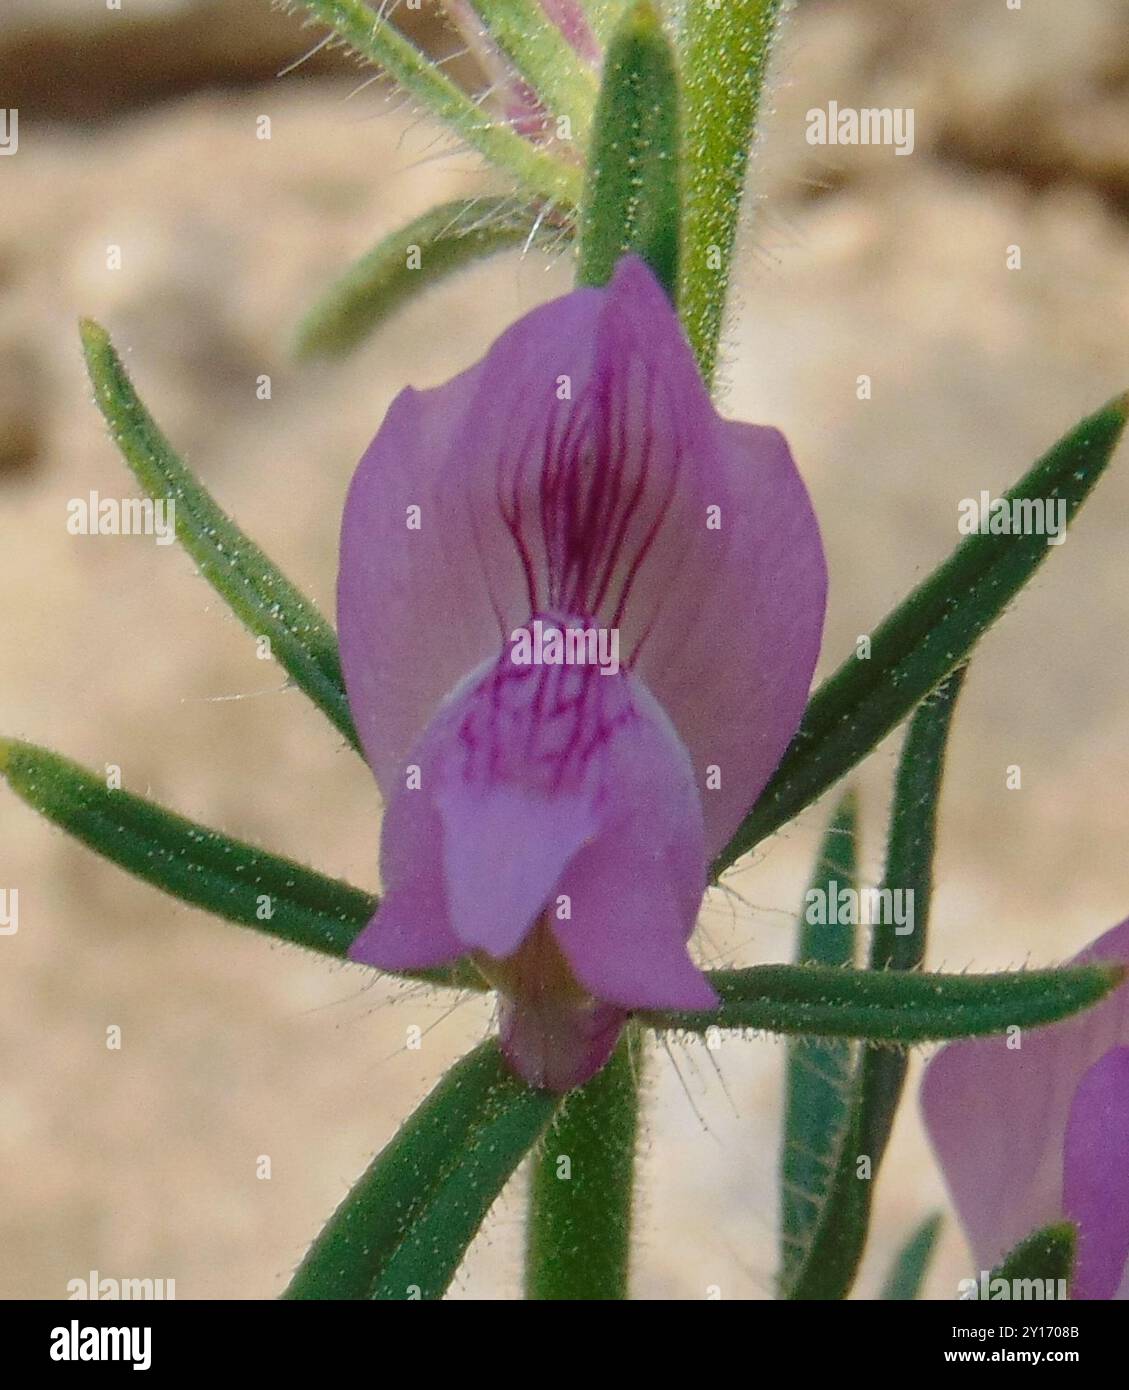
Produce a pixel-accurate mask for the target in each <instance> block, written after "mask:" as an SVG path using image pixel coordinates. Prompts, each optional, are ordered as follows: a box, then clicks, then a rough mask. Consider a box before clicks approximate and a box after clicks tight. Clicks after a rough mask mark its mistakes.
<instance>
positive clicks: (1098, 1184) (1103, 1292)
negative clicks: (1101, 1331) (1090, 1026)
mask: <svg viewBox="0 0 1129 1390" xmlns="http://www.w3.org/2000/svg"><path fill="white" fill-rule="evenodd" d="M1062 1209H1063V1212H1064V1213H1065V1215H1066V1216H1068V1217H1069V1218H1070V1219H1071V1220H1072V1221H1074V1222H1076V1223H1077V1225H1078V1263H1077V1268H1076V1271H1075V1277H1074V1286H1073V1291H1072V1292H1073V1296H1074V1297H1075V1298H1086V1299H1091V1298H1115V1297H1116V1296H1117V1294H1118V1291H1119V1289H1120V1288H1121V1285H1122V1281H1123V1280H1124V1279H1125V1277H1126V1275H1127V1274H1129V1269H1127V1267H1126V1262H1127V1260H1129V1046H1126V1047H1114V1048H1111V1049H1110V1051H1109V1052H1107V1053H1106V1054H1105V1056H1104V1057H1102V1058H1100V1059H1099V1060H1098V1061H1097V1062H1095V1063H1094V1065H1093V1066H1092V1067H1091V1068H1090V1069H1089V1071H1087V1072H1086V1073H1085V1075H1084V1076H1083V1077H1082V1079H1081V1081H1080V1082H1079V1083H1078V1089H1077V1090H1076V1091H1075V1093H1074V1099H1073V1100H1072V1101H1071V1105H1070V1115H1069V1118H1068V1120H1067V1123H1066V1137H1065V1143H1064V1147H1063V1192H1062Z"/></svg>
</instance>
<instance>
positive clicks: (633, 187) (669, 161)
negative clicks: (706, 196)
mask: <svg viewBox="0 0 1129 1390" xmlns="http://www.w3.org/2000/svg"><path fill="white" fill-rule="evenodd" d="M679 150H680V137H679V115H678V72H677V68H676V65H675V59H674V54H673V52H672V50H671V47H670V42H669V40H668V39H667V37H666V34H665V33H664V32H663V27H662V22H661V21H660V19H659V17H658V15H657V13H656V12H655V8H654V6H653V5H652V4H651V3H650V0H637V3H635V4H634V5H633V6H632V7H631V9H630V10H629V11H628V13H627V14H626V15H625V17H624V19H623V22H622V23H621V24H620V26H619V28H618V29H617V30H616V32H615V36H614V37H613V39H612V42H611V45H610V47H609V49H608V53H607V56H606V58H605V60H604V78H603V83H602V85H601V87H600V96H599V100H598V101H597V103H596V118H595V123H594V126H593V130H592V141H591V148H590V151H589V156H588V182H587V186H586V188H585V192H584V205H583V208H582V210H581V221H580V269H579V274H578V278H579V281H580V283H581V284H584V285H603V284H606V283H607V281H608V280H610V279H611V275H612V271H613V270H614V269H615V264H616V262H617V261H618V260H619V258H620V256H622V255H623V254H624V253H625V252H627V251H634V252H637V253H638V254H639V255H640V256H642V257H643V259H644V260H645V261H646V262H647V264H648V265H649V266H650V267H651V269H652V270H653V271H654V272H655V275H656V277H657V278H658V279H659V281H660V282H661V283H662V284H663V285H664V286H665V288H666V290H667V292H668V293H669V294H670V295H671V297H672V298H673V297H674V294H675V292H676V289H677V280H678V256H679V239H680V235H681V232H680V220H681V190H680V178H679Z"/></svg>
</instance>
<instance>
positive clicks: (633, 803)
mask: <svg viewBox="0 0 1129 1390" xmlns="http://www.w3.org/2000/svg"><path fill="white" fill-rule="evenodd" d="M631 689H632V702H633V708H634V711H635V714H636V718H635V719H634V720H632V721H631V722H629V723H626V724H624V725H622V726H621V727H620V729H619V730H618V731H617V733H616V735H615V738H614V739H613V740H612V742H611V744H610V747H609V748H608V750H607V762H606V771H605V778H606V782H607V786H608V792H607V796H606V799H605V803H604V807H603V818H602V822H601V826H600V832H599V834H598V835H597V836H596V837H595V838H594V839H593V840H592V841H591V843H589V844H587V845H585V846H584V847H583V848H582V849H581V850H580V852H579V853H578V854H577V855H576V857H575V858H574V859H573V860H572V862H571V863H570V864H569V866H568V869H567V870H566V872H565V874H564V877H563V878H562V880H561V883H560V886H559V890H558V891H559V892H560V893H561V894H564V895H565V896H567V898H568V900H569V915H568V916H567V918H562V917H561V916H560V915H558V914H554V913H550V918H549V920H550V923H551V925H552V928H553V932H554V934H555V936H556V939H557V942H558V944H559V945H560V948H561V950H562V951H563V952H564V954H565V956H566V958H567V959H568V961H569V964H570V965H571V966H572V969H573V971H574V973H575V974H576V977H577V979H579V981H580V982H581V984H582V985H584V986H585V988H586V989H588V990H589V991H590V992H591V993H592V994H593V995H595V996H596V997H597V998H598V999H603V1000H606V1001H608V1002H609V1003H612V1004H618V1005H620V1006H621V1007H623V1008H625V1009H710V1008H713V1007H714V1006H715V1005H716V1004H717V1002H718V999H717V995H716V994H715V993H714V990H713V988H712V986H711V985H710V983H709V981H708V980H707V979H706V977H705V975H703V973H702V972H701V970H699V968H698V967H697V966H696V965H695V964H694V963H693V961H692V960H691V958H690V955H689V952H688V951H687V949H686V942H687V940H688V938H689V937H690V935H691V933H692V931H693V929H694V922H695V919H696V917H697V914H698V908H699V906H700V904H701V899H702V894H703V892H704V891H705V874H704V867H705V854H704V850H703V845H704V839H703V825H702V813H701V806H700V802H699V800H698V796H697V793H696V791H695V788H694V780H693V769H692V768H691V767H690V763H689V759H688V757H687V755H686V750H685V749H684V748H683V746H682V744H681V742H680V740H679V739H678V736H677V734H676V733H675V731H674V729H673V727H672V726H671V724H670V722H669V720H667V718H666V717H665V715H664V714H663V712H662V710H661V709H660V708H659V706H658V704H657V702H656V701H655V700H654V699H653V698H652V697H651V696H650V694H649V693H648V692H647V691H646V689H645V688H644V687H643V686H642V685H641V684H640V683H639V682H638V681H636V680H634V679H632V681H631Z"/></svg>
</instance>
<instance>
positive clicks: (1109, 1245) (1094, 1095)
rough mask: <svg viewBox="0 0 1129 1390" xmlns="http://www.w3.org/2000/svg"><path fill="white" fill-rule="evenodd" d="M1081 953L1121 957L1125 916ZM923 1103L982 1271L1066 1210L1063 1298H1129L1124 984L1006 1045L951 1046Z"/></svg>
mask: <svg viewBox="0 0 1129 1390" xmlns="http://www.w3.org/2000/svg"><path fill="white" fill-rule="evenodd" d="M1087 961H1120V962H1123V963H1129V922H1122V924H1121V925H1120V926H1119V927H1114V928H1113V929H1112V931H1108V932H1106V933H1105V935H1104V936H1101V937H1099V938H1098V940H1097V941H1095V942H1094V943H1093V944H1092V945H1091V946H1088V947H1087V948H1086V949H1085V950H1084V951H1083V952H1082V953H1081V954H1080V955H1079V956H1077V957H1076V959H1075V962H1074V963H1075V964H1082V963H1084V962H1087ZM1015 1041H1018V1042H1019V1043H1020V1045H1019V1046H1018V1047H1016V1046H1015ZM921 1101H922V1109H923V1111H924V1114H925V1123H926V1126H927V1128H928V1131H929V1137H930V1138H931V1140H932V1141H933V1147H934V1148H935V1149H936V1151H937V1154H938V1156H939V1157H940V1160H941V1166H942V1168H943V1170H944V1173H945V1179H946V1182H947V1183H948V1187H949V1191H950V1192H951V1193H952V1197H953V1201H954V1203H955V1204H956V1208H957V1211H958V1212H959V1214H960V1218H961V1222H962V1223H963V1225H964V1228H965V1231H966V1232H967V1234H968V1238H969V1242H970V1243H971V1245H972V1249H973V1253H974V1254H975V1256H976V1258H977V1259H978V1260H979V1261H980V1264H981V1267H982V1268H984V1269H991V1268H993V1267H994V1266H995V1265H996V1264H998V1263H999V1261H1000V1259H1001V1258H1002V1257H1003V1256H1004V1255H1005V1254H1006V1253H1007V1252H1008V1251H1009V1250H1010V1249H1012V1248H1013V1247H1014V1246H1016V1245H1018V1244H1019V1242H1020V1241H1021V1240H1023V1239H1024V1238H1025V1237H1027V1236H1029V1235H1031V1234H1032V1232H1034V1231H1036V1230H1038V1229H1039V1228H1040V1227H1042V1226H1046V1225H1049V1224H1050V1223H1051V1222H1054V1221H1061V1220H1063V1219H1064V1218H1065V1219H1067V1220H1070V1221H1073V1222H1075V1223H1076V1224H1077V1226H1078V1260H1077V1266H1076V1269H1075V1277H1074V1283H1073V1287H1072V1296H1073V1297H1074V1298H1129V1268H1127V1261H1129V983H1126V984H1124V985H1122V986H1120V987H1119V988H1118V989H1116V990H1115V991H1114V992H1113V993H1112V994H1111V995H1109V997H1108V998H1106V999H1104V1000H1103V1001H1102V1002H1101V1003H1100V1004H1099V1005H1097V1007H1096V1008H1093V1009H1090V1010H1088V1011H1087V1012H1086V1013H1083V1014H1079V1015H1078V1016H1077V1017H1076V1018H1071V1019H1067V1020H1065V1021H1064V1022H1062V1023H1055V1024H1052V1025H1051V1026H1050V1027H1047V1028H1040V1029H1038V1030H1036V1031H1035V1032H1032V1033H1030V1034H1024V1035H1022V1036H1021V1037H1018V1038H1017V1039H1013V1042H1012V1045H1011V1046H1009V1044H1008V1041H1007V1039H1005V1038H987V1039H984V1040H982V1041H976V1042H961V1043H950V1044H949V1045H948V1046H947V1047H943V1048H942V1049H941V1050H940V1052H938V1053H937V1055H936V1057H934V1058H933V1060H932V1061H931V1062H930V1063H929V1066H928V1067H927V1068H926V1072H925V1079H924V1082H923V1083H922V1090H921Z"/></svg>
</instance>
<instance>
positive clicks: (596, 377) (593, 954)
mask: <svg viewBox="0 0 1129 1390" xmlns="http://www.w3.org/2000/svg"><path fill="white" fill-rule="evenodd" d="M825 590H826V573H825V566H824V558H823V550H822V546H821V543H820V537H819V530H818V527H817V525H816V522H815V518H814V516H813V514H812V510H811V505H810V502H809V500H808V497H807V493H806V492H805V490H804V485H803V483H802V482H801V480H800V476H799V474H798V473H797V471H796V468H795V465H794V464H793V462H792V458H791V455H790V454H789V451H788V447H787V445H786V444H785V442H784V439H783V437H782V436H781V435H780V434H779V433H777V432H776V431H775V430H772V429H767V428H762V427H757V426H752V425H744V424H736V423H733V422H730V421H726V420H722V419H721V418H720V417H719V416H718V415H717V414H716V412H715V411H714V409H713V406H712V405H711V404H710V400H709V397H708V395H707V393H706V391H705V388H704V387H703V385H702V383H701V380H700V378H699V376H698V373H697V370H696V367H695V364H694V360H693V357H692V355H691V353H690V350H689V348H688V346H687V344H686V341H685V339H684V338H683V335H682V331H681V328H680V326H679V323H678V319H677V317H676V315H675V313H674V311H673V310H672V309H671V307H670V304H669V302H668V301H667V299H666V297H665V295H664V294H663V292H662V290H661V289H660V287H659V285H658V284H657V282H656V281H655V279H654V277H653V276H652V275H651V272H650V271H649V270H648V269H647V268H646V267H645V266H644V264H643V263H642V262H641V261H639V260H637V259H635V258H632V257H625V258H624V259H623V260H622V261H621V262H620V264H619V266H618V268H617V270H616V274H615V277H614V279H613V281H612V282H611V284H610V285H609V286H608V287H607V288H606V289H578V290H575V291H574V292H573V293H572V294H569V295H566V296H565V297H564V298H562V299H558V300H556V301H554V302H553V303H550V304H546V305H544V306H543V307H541V308H539V309H535V310H534V311H533V312H532V313H530V314H527V315H526V316H525V317H524V318H523V319H521V320H520V321H519V322H518V323H516V324H514V325H513V326H512V327H511V328H509V329H508V330H507V331H506V332H505V333H503V334H502V336H501V337H500V338H499V339H498V341H497V342H496V343H495V344H494V345H493V347H492V348H491V349H490V350H489V352H488V353H487V354H486V356H485V357H484V358H483V360H482V361H481V362H479V363H478V365H477V366H475V367H472V368H471V369H470V370H469V371H466V372H464V373H463V374H462V375H461V376H458V377H456V378H455V379H454V380H453V381H450V382H448V383H447V384H446V385H445V386H440V387H438V388H436V389H435V390H431V391H425V392H417V391H412V390H407V391H404V392H403V393H402V394H401V395H400V396H399V397H398V398H397V400H396V401H395V402H394V403H393V405H392V408H391V409H390V411H389V413H388V416H387V418H386V420H385V422H384V424H383V426H382V427H381V430H380V432H379V434H378V435H377V436H376V439H375V440H374V441H373V443H372V444H371V446H370V447H369V449H368V452H367V453H366V454H365V456H364V458H363V459H362V460H361V463H360V465H359V467H358V469H357V473H356V476H355V477H354V479H353V483H352V487H351V489H350V491H349V497H348V500H347V502H346V505H345V515H344V522H343V527H342V537H341V572H340V578H339V582H338V618H339V627H340V636H341V655H342V662H343V666H344V671H345V681H346V686H347V689H348V693H349V701H350V705H351V707H352V711H353V716H354V719H355V721H356V725H357V729H358V731H359V733H360V737H361V741H362V743H363V745H364V749H365V753H366V756H367V758H368V761H369V764H370V765H371V767H372V770H373V772H374V773H375V775H376V779H377V782H378V783H379V785H380V787H381V789H382V792H383V794H384V797H385V802H386V812H385V817H384V826H383V835H382V841H381V870H382V877H383V880H384V888H385V896H384V899H383V902H382V904H381V907H380V910H379V911H378V912H377V914H376V916H375V917H374V918H373V920H372V921H371V922H370V923H369V925H368V926H367V927H366V929H365V930H364V931H363V932H362V933H361V935H360V936H359V937H358V938H357V940H356V941H355V943H354V945H353V948H352V951H351V953H350V954H351V956H352V958H353V959H354V960H357V961H363V962H367V963H368V964H371V965H375V966H379V967H382V968H384V969H389V970H397V969H421V968H424V967H427V966H433V965H439V964H441V963H445V962H450V961H454V960H456V959H458V958H460V957H463V956H470V957H471V958H472V959H473V960H474V961H475V963H476V964H477V965H478V966H479V968H480V969H481V971H482V973H483V974H484V975H485V976H486V977H487V978H488V979H489V980H490V981H491V982H492V983H494V984H495V986H496V987H497V988H498V990H499V991H500V992H501V995H502V1016H501V1030H502V1044H503V1047H504V1049H505V1051H506V1054H507V1056H508V1057H509V1059H510V1061H511V1064H512V1065H513V1066H514V1068H515V1069H516V1070H517V1071H518V1072H519V1073H520V1074H521V1075H522V1076H523V1077H525V1078H526V1079H527V1080H528V1081H530V1082H531V1083H532V1084H534V1085H538V1086H544V1087H548V1088H550V1089H553V1090H566V1089H568V1088H569V1087H571V1086H575V1085H579V1084H580V1083H582V1082H583V1081H585V1080H586V1079H587V1078H588V1077H590V1076H591V1075H592V1074H593V1073H594V1072H596V1071H597V1070H598V1069H599V1068H600V1067H601V1066H602V1065H603V1063H604V1062H605V1061H606V1060H607V1057H608V1055H609V1054H610V1052H611V1049H612V1048H613V1047H614V1045H615V1041H616V1039H617V1037H618V1036H619V1033H620V1030H621V1028H622V1026H623V1024H624V1022H625V1019H626V1017H627V1014H628V1013H629V1012H630V1011H631V1010H634V1009H708V1008H710V1007H712V1006H713V1005H714V1004H715V1003H716V996H715V994H714V991H713V989H712V987H711V986H710V984H709V982H708V981H707V979H706V977H705V975H704V974H703V973H702V972H701V971H700V970H699V969H698V967H697V966H696V965H695V964H694V963H693V961H692V960H691V958H690V955H689V953H688V950H687V941H688V938H689V937H690V934H691V932H692V931H693V927H694V921H695V918H696V915H697V912H698V908H699V906H700V903H701V898H702V893H703V891H704V889H705V886H706V875H707V866H708V865H709V863H710V860H711V858H712V856H713V855H715V854H716V853H717V852H718V850H720V849H721V848H722V846H723V845H724V844H725V843H726V842H727V840H728V839H729V837H730V836H731V834H732V832H733V831H734V829H735V828H736V826H737V824H738V823H739V821H740V820H741V818H742V816H743V815H744V813H745V812H746V811H747V810H748V808H749V806H750V805H751V804H752V803H753V802H754V801H755V800H756V797H757V796H758V795H759V793H760V791H761V789H762V788H763V787H764V785H765V782H766V781H767V780H768V777H769V775H770V774H771V773H772V771H773V769H774V768H775V766H776V764H777V762H778V761H779V759H780V756H781V754H782V753H783V751H784V748H785V747H786V745H787V743H788V741H789V739H790V738H791V736H792V734H793V733H794V732H795V729H796V727H797V724H798V723H799V719H800V715H801V712H802V711H803V708H804V704H805V701H806V698H807V693H808V688H809V682H810V679H811V673H812V668H813V666H814V664H815V659H816V654H817V651H818V648H819V639H820V633H821V629H822V625H823V611H824V598H825Z"/></svg>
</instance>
